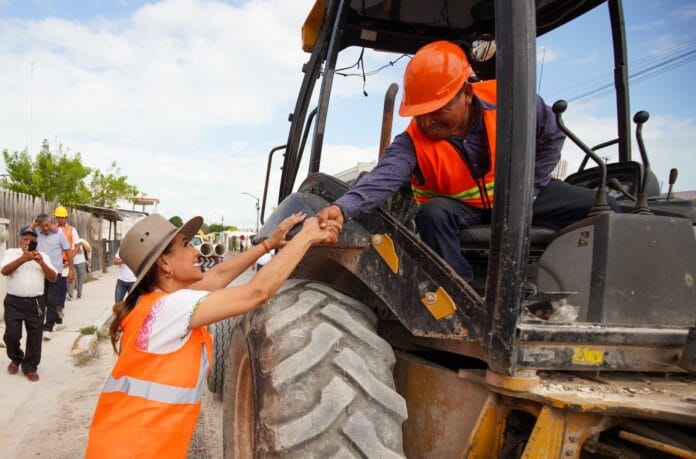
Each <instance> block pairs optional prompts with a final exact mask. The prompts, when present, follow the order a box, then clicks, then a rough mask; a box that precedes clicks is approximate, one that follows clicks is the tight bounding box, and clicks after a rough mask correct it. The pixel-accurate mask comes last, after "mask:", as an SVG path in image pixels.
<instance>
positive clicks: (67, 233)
mask: <svg viewBox="0 0 696 459" xmlns="http://www.w3.org/2000/svg"><path fill="white" fill-rule="evenodd" d="M60 230H61V231H62V232H63V234H64V235H65V237H66V239H67V240H68V244H70V250H72V248H73V227H72V226H70V225H68V224H67V223H66V224H65V226H64V227H62V228H60ZM66 261H68V256H67V255H66V254H65V252H63V263H65V262H66Z"/></svg>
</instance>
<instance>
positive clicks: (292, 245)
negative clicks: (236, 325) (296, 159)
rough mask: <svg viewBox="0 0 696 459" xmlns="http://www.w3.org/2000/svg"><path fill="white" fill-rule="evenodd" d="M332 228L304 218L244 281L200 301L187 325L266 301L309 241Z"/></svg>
mask: <svg viewBox="0 0 696 459" xmlns="http://www.w3.org/2000/svg"><path fill="white" fill-rule="evenodd" d="M291 218H292V217H291ZM291 221H294V219H293V220H291ZM292 226H294V223H293V225H292ZM292 226H290V228H292ZM332 231H335V229H334V228H333V227H332V226H331V225H329V227H328V228H324V229H322V228H320V227H319V223H318V220H317V219H316V218H310V219H307V220H306V221H305V223H304V225H303V227H302V231H300V232H299V233H298V234H297V235H296V236H295V237H294V238H293V239H292V240H291V241H290V242H289V243H287V245H286V246H285V248H284V249H283V250H281V251H280V252H279V253H278V255H276V256H275V257H273V259H272V260H271V261H269V262H268V264H266V266H264V268H263V269H262V270H261V271H259V272H258V273H257V274H256V275H255V276H254V277H253V278H252V279H251V281H249V283H248V284H245V285H240V286H235V287H229V288H223V289H220V290H216V291H214V292H212V293H210V295H208V296H207V297H206V298H205V299H204V300H203V301H201V302H200V303H199V304H198V306H197V307H196V309H195V311H194V312H193V314H192V315H191V322H190V325H189V326H190V328H196V327H200V326H202V325H208V324H211V323H214V322H218V321H220V320H224V319H226V318H228V317H232V316H236V315H239V314H244V313H245V312H248V311H251V310H252V309H255V308H257V307H258V306H260V305H262V304H264V303H266V302H267V301H268V300H269V299H270V298H271V297H272V296H273V295H274V294H275V292H276V291H278V289H279V288H280V286H281V285H283V283H284V282H285V281H286V280H287V278H288V277H289V276H290V274H291V273H292V272H293V270H294V269H295V267H296V266H297V264H298V263H299V262H300V260H302V257H303V256H304V255H305V253H307V250H309V248H310V247H311V246H312V244H316V243H318V242H321V241H323V240H324V239H326V238H327V236H328V235H329V234H330V233H331V232H332Z"/></svg>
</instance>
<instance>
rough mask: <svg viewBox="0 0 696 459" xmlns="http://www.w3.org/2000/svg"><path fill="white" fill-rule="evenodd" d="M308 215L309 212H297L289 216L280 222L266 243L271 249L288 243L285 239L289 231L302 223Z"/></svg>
mask: <svg viewBox="0 0 696 459" xmlns="http://www.w3.org/2000/svg"><path fill="white" fill-rule="evenodd" d="M306 217H307V214H305V213H302V212H299V213H296V214H292V215H290V216H289V217H288V218H286V219H285V220H283V221H282V222H280V225H278V226H277V227H276V229H275V231H273V234H271V236H270V237H269V238H268V239H266V244H267V245H268V247H269V248H270V249H277V248H280V247H283V246H284V245H285V244H287V243H288V241H286V240H285V238H286V237H287V235H288V232H289V231H290V230H291V229H293V228H294V227H295V225H297V224H298V223H300V222H301V221H302V220H304V219H305V218H306Z"/></svg>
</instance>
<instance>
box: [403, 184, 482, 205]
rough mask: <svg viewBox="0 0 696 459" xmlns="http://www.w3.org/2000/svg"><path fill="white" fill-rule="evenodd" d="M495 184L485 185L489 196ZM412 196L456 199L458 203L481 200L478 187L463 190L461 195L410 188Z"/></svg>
mask: <svg viewBox="0 0 696 459" xmlns="http://www.w3.org/2000/svg"><path fill="white" fill-rule="evenodd" d="M494 185H495V182H490V183H486V192H488V193H489V194H490V193H492V192H493V188H494ZM411 190H412V191H413V194H414V195H415V196H416V197H417V198H418V197H420V198H425V199H426V200H427V199H432V198H450V199H456V200H458V201H465V200H470V199H481V192H480V190H479V187H478V186H475V187H473V188H469V189H468V190H464V191H462V192H461V193H456V194H440V193H436V192H434V191H428V190H419V189H417V188H412V189H411Z"/></svg>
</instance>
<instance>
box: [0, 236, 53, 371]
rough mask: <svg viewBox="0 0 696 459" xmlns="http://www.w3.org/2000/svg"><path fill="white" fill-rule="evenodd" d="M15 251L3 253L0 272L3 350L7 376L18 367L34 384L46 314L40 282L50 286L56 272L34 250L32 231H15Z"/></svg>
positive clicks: (46, 257)
mask: <svg viewBox="0 0 696 459" xmlns="http://www.w3.org/2000/svg"><path fill="white" fill-rule="evenodd" d="M19 245H20V246H19V248H14V249H7V251H6V252H5V256H4V258H3V259H2V262H0V272H2V274H3V275H4V276H7V295H6V296H5V303H4V304H5V335H4V336H3V339H4V341H5V347H6V348H7V356H8V357H9V358H10V360H11V361H10V364H9V365H8V366H7V372H8V373H10V374H16V373H17V372H18V371H19V368H20V366H21V367H22V372H23V373H24V374H25V375H26V377H27V379H29V380H30V381H38V380H39V374H38V373H37V372H36V370H37V367H38V366H39V362H40V361H41V334H42V328H43V322H44V315H45V312H46V303H45V300H44V295H43V293H44V281H49V282H54V281H55V280H56V276H57V272H56V270H55V268H54V267H53V266H52V265H51V260H50V259H49V258H48V255H47V254H46V253H44V252H41V251H37V250H36V230H34V228H32V227H31V226H25V227H23V228H22V229H21V230H20V231H19ZM22 323H24V326H25V328H26V329H27V345H26V352H23V351H22V348H21V343H20V341H21V339H22Z"/></svg>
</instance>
